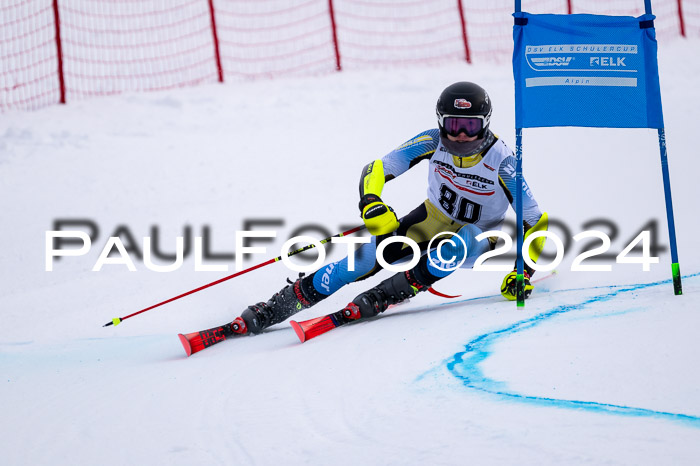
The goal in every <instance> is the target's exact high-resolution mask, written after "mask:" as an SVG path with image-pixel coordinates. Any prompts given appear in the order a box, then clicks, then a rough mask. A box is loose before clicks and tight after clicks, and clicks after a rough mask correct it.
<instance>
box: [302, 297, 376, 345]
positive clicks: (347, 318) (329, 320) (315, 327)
mask: <svg viewBox="0 0 700 466" xmlns="http://www.w3.org/2000/svg"><path fill="white" fill-rule="evenodd" d="M360 317H362V316H361V315H360V308H359V307H357V304H355V303H350V304H348V305H347V306H346V307H344V308H343V309H341V310H339V311H338V312H334V313H332V314H328V315H327V316H323V317H317V318H315V319H310V320H305V321H303V322H297V321H295V320H292V321H291V322H290V324H291V325H292V328H293V329H294V331H295V332H296V334H297V336H298V337H299V340H301V342H302V343H304V342H305V341H306V340H311V339H312V338H314V337H317V336H319V335H321V334H323V333H326V332H329V331H331V330H333V329H334V328H336V327H340V326H341V325H345V324H347V323H348V322H354V321H356V320H358V319H360Z"/></svg>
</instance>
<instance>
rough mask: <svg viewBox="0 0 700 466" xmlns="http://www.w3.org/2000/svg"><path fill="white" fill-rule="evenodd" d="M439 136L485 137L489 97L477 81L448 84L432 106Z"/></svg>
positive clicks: (489, 115)
mask: <svg viewBox="0 0 700 466" xmlns="http://www.w3.org/2000/svg"><path fill="white" fill-rule="evenodd" d="M435 113H436V114H437V119H438V127H439V128H440V135H441V136H442V137H443V138H445V136H446V135H448V134H449V135H451V136H457V135H459V133H461V132H464V133H465V134H466V135H467V136H469V137H472V136H478V138H477V139H481V138H483V137H484V133H485V132H486V130H487V129H488V127H489V123H490V122H491V99H490V98H489V95H488V94H487V93H486V91H485V90H484V88H482V87H481V86H479V85H478V84H474V83H470V82H467V81H462V82H458V83H454V84H452V85H450V86H447V88H445V90H444V91H442V94H440V97H439V98H438V101H437V105H435Z"/></svg>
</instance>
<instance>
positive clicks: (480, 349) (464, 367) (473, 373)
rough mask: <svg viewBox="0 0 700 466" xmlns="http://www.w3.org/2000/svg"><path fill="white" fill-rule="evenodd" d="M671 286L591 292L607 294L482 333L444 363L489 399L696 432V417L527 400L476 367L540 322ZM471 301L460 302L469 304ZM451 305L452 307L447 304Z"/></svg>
mask: <svg viewBox="0 0 700 466" xmlns="http://www.w3.org/2000/svg"><path fill="white" fill-rule="evenodd" d="M697 276H700V273H695V274H692V275H687V276H684V277H683V279H688V278H694V277H697ZM669 283H671V280H663V281H659V282H653V283H644V284H638V285H629V286H621V285H611V286H603V287H595V288H605V289H609V290H612V291H609V292H607V293H604V294H600V295H598V296H593V297H591V298H589V299H588V300H586V301H583V302H581V303H578V304H570V305H561V306H557V307H555V308H553V309H551V310H549V311H547V312H544V313H541V314H538V315H536V316H534V317H531V318H529V319H526V320H523V321H520V322H516V323H514V324H512V325H510V326H508V327H505V328H502V329H500V330H496V331H493V332H489V333H485V334H483V335H480V336H478V337H476V338H474V339H473V340H471V341H470V342H469V343H467V344H466V346H465V348H464V351H460V352H458V353H455V354H454V355H453V356H452V357H451V358H450V360H449V362H448V363H447V369H448V370H449V371H450V372H451V373H452V375H454V376H455V377H457V378H458V379H460V380H461V381H462V383H463V384H464V385H465V386H466V387H469V388H473V389H475V390H479V391H482V392H486V393H489V394H492V395H498V396H501V397H504V398H508V399H511V400H514V401H520V402H526V403H531V404H536V405H541V406H551V407H559V408H569V409H579V410H586V411H592V412H602V413H607V414H617V415H623V416H644V417H655V418H662V419H667V420H672V421H679V422H683V423H687V424H690V425H691V426H693V427H697V428H700V417H698V416H691V415H688V414H682V413H670V412H664V411H654V410H651V409H644V408H636V407H633V406H622V405H614V404H608V403H597V402H593V401H579V400H563V399H556V398H547V397H541V396H530V395H522V394H519V393H514V392H511V391H508V390H506V389H505V388H504V387H503V385H504V384H503V383H500V382H497V381H495V380H493V379H489V378H488V377H486V376H485V375H484V373H483V372H482V371H481V369H480V368H479V364H480V363H481V362H482V361H484V360H485V359H486V358H488V357H489V356H490V355H491V351H490V347H491V345H492V344H493V343H494V342H495V341H496V340H498V339H500V338H504V337H507V336H510V335H513V334H515V333H518V332H522V331H523V330H527V329H530V328H533V327H535V326H536V325H539V324H541V323H542V322H544V321H546V320H547V319H550V318H552V317H554V316H557V315H560V314H564V313H566V312H570V311H575V310H580V309H583V308H584V307H586V306H588V305H589V304H593V303H599V302H604V301H609V300H611V299H613V298H615V297H616V296H618V295H620V294H622V293H628V292H630V291H636V290H640V289H644V288H651V287H654V286H659V285H664V284H669ZM561 291H573V290H561ZM473 299H475V298H472V299H469V300H464V301H470V300H473ZM450 304H452V303H450Z"/></svg>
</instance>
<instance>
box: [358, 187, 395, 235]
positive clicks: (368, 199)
mask: <svg viewBox="0 0 700 466" xmlns="http://www.w3.org/2000/svg"><path fill="white" fill-rule="evenodd" d="M360 212H362V220H363V221H364V222H365V225H366V226H367V230H369V232H370V233H371V234H372V235H374V236H381V235H386V234H389V233H391V232H392V231H395V230H396V229H397V228H398V227H399V220H398V218H397V217H396V213H394V209H392V208H391V207H389V206H388V205H386V204H385V203H384V202H382V199H381V198H380V197H379V196H377V195H375V194H365V195H364V196H362V199H360Z"/></svg>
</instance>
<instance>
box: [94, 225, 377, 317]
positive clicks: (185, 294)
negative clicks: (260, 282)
mask: <svg viewBox="0 0 700 466" xmlns="http://www.w3.org/2000/svg"><path fill="white" fill-rule="evenodd" d="M364 228H365V226H364V225H360V226H357V227H355V228H352V229H350V230H348V231H344V232H342V233H338V234H336V235H333V236H329V237H328V238H325V239H322V240H321V241H320V243H321V244H326V243H327V242H329V241H330V240H331V238H336V237H342V236H347V235H351V234H353V233H357V232H358V231H360V230H362V229H364ZM314 247H315V246H314V244H308V245H306V246H304V247H303V248H300V249H297V250H296V251H292V252H290V253H288V254H287V257H290V256H294V255H296V254H299V253H301V252H304V251H308V250H309V249H311V248H314ZM281 260H282V256H277V257H275V258H274V259H270V260H267V261H265V262H262V263H260V264H258V265H254V266H252V267H249V268H247V269H245V270H241V271H240V272H236V273H234V274H233V275H229V276H228V277H224V278H220V279H219V280H216V281H214V282H211V283H207V284H206V285H203V286H200V287H199V288H195V289H194V290H190V291H188V292H187V293H182V294H181V295H177V296H175V297H174V298H170V299H166V300H165V301H162V302H160V303H158V304H154V305H153V306H149V307H147V308H145V309H141V310H140V311H138V312H134V313H133V314H129V315H128V316H124V317H115V318H114V319H112V320H111V321H110V322H107V323H106V324H104V325H103V327H109V326H110V325H119V324H120V323H121V322H122V321H123V320H126V319H129V318H131V317H134V316H137V315H139V314H142V313H144V312H146V311H150V310H151V309H155V308H157V307H160V306H162V305H163V304H168V303H171V302H173V301H175V300H178V299H180V298H184V297H185V296H188V295H191V294H193V293H196V292H198V291H202V290H204V289H206V288H209V287H211V286H214V285H218V284H219V283H223V282H225V281H227V280H231V279H232V278H236V277H238V276H240V275H243V274H244V273H248V272H251V271H253V270H255V269H259V268H261V267H265V266H266V265H269V264H274V263H275V262H279V261H281Z"/></svg>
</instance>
